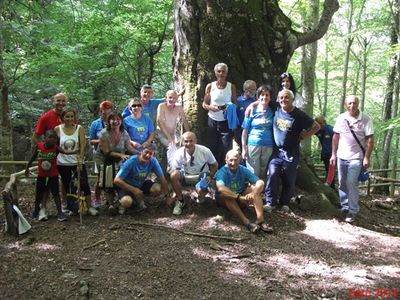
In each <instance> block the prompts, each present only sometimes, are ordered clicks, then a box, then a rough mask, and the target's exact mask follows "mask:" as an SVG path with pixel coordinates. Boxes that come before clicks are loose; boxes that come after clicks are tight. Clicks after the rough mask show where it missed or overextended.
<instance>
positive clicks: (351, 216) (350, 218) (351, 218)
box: [344, 213, 356, 223]
mask: <svg viewBox="0 0 400 300" xmlns="http://www.w3.org/2000/svg"><path fill="white" fill-rule="evenodd" d="M355 218H356V215H354V214H352V213H348V214H347V215H346V219H344V221H345V222H347V223H353V222H354V220H355Z"/></svg>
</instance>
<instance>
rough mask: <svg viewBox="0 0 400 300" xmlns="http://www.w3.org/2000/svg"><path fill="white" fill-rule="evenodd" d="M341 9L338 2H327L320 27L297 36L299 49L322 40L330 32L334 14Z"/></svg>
mask: <svg viewBox="0 0 400 300" xmlns="http://www.w3.org/2000/svg"><path fill="white" fill-rule="evenodd" d="M338 9H339V2H338V1H337V0H325V2H324V10H323V12H322V16H321V18H320V19H319V22H318V25H317V26H316V27H315V28H312V29H311V30H309V31H306V32H299V33H298V34H297V47H296V48H298V47H301V46H303V45H305V44H309V43H312V42H315V41H316V40H318V39H320V38H321V37H322V36H323V35H324V34H325V33H326V32H327V30H328V27H329V24H330V23H331V20H332V16H333V14H334V13H335V12H336V11H337V10H338Z"/></svg>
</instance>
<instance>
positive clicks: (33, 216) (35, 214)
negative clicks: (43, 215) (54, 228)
mask: <svg viewBox="0 0 400 300" xmlns="http://www.w3.org/2000/svg"><path fill="white" fill-rule="evenodd" d="M30 217H31V219H32V220H37V219H38V217H39V211H38V210H35V209H34V210H32V212H31V216H30Z"/></svg>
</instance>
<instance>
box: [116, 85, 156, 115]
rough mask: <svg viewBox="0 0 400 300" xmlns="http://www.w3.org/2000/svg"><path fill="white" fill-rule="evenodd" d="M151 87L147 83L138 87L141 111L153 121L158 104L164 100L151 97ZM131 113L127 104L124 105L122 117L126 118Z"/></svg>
mask: <svg viewBox="0 0 400 300" xmlns="http://www.w3.org/2000/svg"><path fill="white" fill-rule="evenodd" d="M152 97H153V88H152V87H151V85H149V84H145V85H143V86H142V88H141V89H140V102H141V104H142V107H143V110H142V113H143V114H144V115H145V116H147V117H149V118H150V119H151V121H152V122H154V118H155V115H156V113H157V108H158V105H160V104H161V103H163V102H164V99H152ZM130 115H131V110H130V107H129V105H128V106H127V107H125V109H124V111H123V112H122V117H124V118H126V117H128V116H130Z"/></svg>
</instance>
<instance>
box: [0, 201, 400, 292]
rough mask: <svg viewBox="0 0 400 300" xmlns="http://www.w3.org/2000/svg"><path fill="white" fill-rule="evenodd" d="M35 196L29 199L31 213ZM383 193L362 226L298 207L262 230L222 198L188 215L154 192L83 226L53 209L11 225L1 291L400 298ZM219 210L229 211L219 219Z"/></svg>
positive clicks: (392, 229) (399, 238)
mask: <svg viewBox="0 0 400 300" xmlns="http://www.w3.org/2000/svg"><path fill="white" fill-rule="evenodd" d="M28 198H29V196H25V198H23V199H22V201H21V207H22V208H24V211H25V212H28V211H29V209H30V205H31V204H29V205H28V204H27V203H28V201H27V200H26V199H28ZM373 200H374V199H371V198H368V199H364V200H363V203H364V204H363V206H362V214H361V217H360V218H359V220H358V222H357V223H356V224H355V225H349V224H346V223H344V222H342V221H341V220H336V219H323V218H321V217H319V216H318V215H316V214H315V213H310V212H303V211H301V210H299V209H298V208H296V207H293V208H294V209H293V210H294V213H290V214H285V213H282V212H279V211H277V212H274V213H272V214H271V215H268V217H269V220H270V222H271V224H272V225H273V226H274V228H275V233H274V234H271V235H267V234H259V235H257V236H255V235H252V234H250V233H248V232H247V231H246V230H245V229H244V228H243V227H242V226H239V225H238V223H237V222H236V220H233V219H232V218H230V216H229V214H228V213H227V212H226V211H225V210H224V209H220V208H216V207H215V206H214V204H213V203H207V204H206V205H202V206H199V205H195V204H193V205H190V206H189V207H187V209H186V210H185V211H184V213H183V215H182V216H180V217H174V216H172V214H171V213H170V212H169V211H167V209H166V208H164V207H163V206H162V205H161V204H160V203H158V202H157V200H154V199H153V202H151V203H150V205H149V208H148V210H146V211H145V212H143V213H141V214H129V215H126V216H117V217H109V216H107V215H106V213H105V212H104V213H103V214H102V215H100V216H99V217H86V218H85V219H84V224H83V225H80V224H79V218H78V217H73V218H72V219H71V220H69V221H68V222H66V223H59V222H57V220H56V219H55V217H53V218H51V219H50V220H49V221H47V222H40V223H32V225H33V229H32V231H31V232H30V233H29V234H27V235H24V236H21V237H18V238H15V237H12V236H9V235H7V234H5V233H4V231H3V232H2V234H1V242H0V262H1V263H0V282H1V286H0V295H1V296H0V298H1V299H87V298H90V299H352V298H353V299H357V298H358V299H360V297H359V296H360V295H361V294H363V295H364V296H366V297H364V298H363V299H377V297H376V296H378V294H377V293H379V294H381V295H382V293H386V294H387V295H389V294H390V295H391V296H392V297H391V299H396V297H395V296H394V293H397V294H398V296H397V298H400V255H399V253H400V217H399V216H400V215H399V210H396V209H391V210H384V209H379V208H376V207H374V206H373V205H372V203H373V202H372V201H373ZM29 201H30V202H31V200H29ZM396 205H397V206H396V207H395V208H398V207H399V206H400V205H399V204H396ZM24 206H25V207H24ZM216 215H221V216H223V217H224V219H225V220H224V221H222V222H220V223H219V222H216V221H215V220H214V217H215V216H216ZM0 221H1V222H2V223H3V222H4V213H3V211H1V210H0ZM138 222H141V223H145V224H147V223H148V224H159V225H164V226H167V227H169V228H174V229H179V230H181V231H184V232H187V231H189V232H196V233H203V234H207V235H219V236H227V237H230V238H236V239H243V240H242V241H229V240H224V239H212V238H208V237H200V236H193V235H188V234H184V233H182V232H179V231H176V230H173V229H168V228H164V227H151V226H143V225H140V224H138ZM381 298H382V299H383V298H385V297H381ZM385 299H389V298H388V297H386V298H385Z"/></svg>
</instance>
